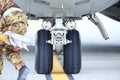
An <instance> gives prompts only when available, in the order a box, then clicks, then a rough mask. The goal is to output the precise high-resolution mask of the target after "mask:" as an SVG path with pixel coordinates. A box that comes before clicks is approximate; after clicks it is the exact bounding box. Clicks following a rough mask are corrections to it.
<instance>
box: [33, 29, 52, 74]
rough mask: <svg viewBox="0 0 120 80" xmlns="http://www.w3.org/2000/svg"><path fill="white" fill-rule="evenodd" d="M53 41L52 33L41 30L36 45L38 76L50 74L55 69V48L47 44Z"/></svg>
mask: <svg viewBox="0 0 120 80" xmlns="http://www.w3.org/2000/svg"><path fill="white" fill-rule="evenodd" d="M50 39H51V34H50V31H46V30H39V31H38V32H37V37H36V45H35V53H36V57H35V70H36V72H37V73H38V74H49V73H51V71H52V67H53V65H52V64H53V46H52V45H51V44H49V43H46V41H47V40H50Z"/></svg>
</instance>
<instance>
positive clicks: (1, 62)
mask: <svg viewBox="0 0 120 80" xmlns="http://www.w3.org/2000/svg"><path fill="white" fill-rule="evenodd" d="M2 69H3V58H2V51H0V74H1V71H2Z"/></svg>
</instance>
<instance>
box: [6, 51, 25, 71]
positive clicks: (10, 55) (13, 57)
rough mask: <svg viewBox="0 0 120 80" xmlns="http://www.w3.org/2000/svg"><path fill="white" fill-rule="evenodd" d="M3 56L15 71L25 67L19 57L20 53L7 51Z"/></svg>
mask: <svg viewBox="0 0 120 80" xmlns="http://www.w3.org/2000/svg"><path fill="white" fill-rule="evenodd" d="M5 55H6V57H7V59H8V60H9V61H10V62H11V63H12V64H13V65H14V66H15V68H16V69H17V70H20V69H21V68H22V67H23V66H25V62H24V61H23V60H22V59H21V57H20V52H14V51H8V52H6V54H5Z"/></svg>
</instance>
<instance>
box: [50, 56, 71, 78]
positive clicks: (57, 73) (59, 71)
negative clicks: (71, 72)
mask: <svg viewBox="0 0 120 80" xmlns="http://www.w3.org/2000/svg"><path fill="white" fill-rule="evenodd" d="M51 77H52V80H69V78H68V76H67V75H66V74H65V73H64V70H63V68H62V66H61V64H60V63H59V61H58V59H57V56H55V55H54V56H53V70H52V73H51Z"/></svg>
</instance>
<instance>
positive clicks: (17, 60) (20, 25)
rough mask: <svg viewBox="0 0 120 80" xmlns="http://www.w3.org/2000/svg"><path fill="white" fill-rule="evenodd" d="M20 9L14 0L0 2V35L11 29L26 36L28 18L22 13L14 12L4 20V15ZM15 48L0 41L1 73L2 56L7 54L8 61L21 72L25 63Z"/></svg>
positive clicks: (0, 68)
mask: <svg viewBox="0 0 120 80" xmlns="http://www.w3.org/2000/svg"><path fill="white" fill-rule="evenodd" d="M12 7H14V8H19V7H18V6H17V5H16V4H15V3H14V2H13V1H12V0H0V34H1V33H4V32H6V31H8V30H9V28H10V27H11V28H13V29H11V31H12V32H14V33H18V34H21V35H24V34H25V32H26V29H27V26H28V24H27V17H26V15H25V14H24V13H23V12H21V11H14V12H11V13H10V14H8V15H7V16H6V17H5V18H3V14H4V12H5V11H6V10H8V9H10V8H12ZM12 48H13V46H9V45H7V44H5V43H4V42H2V41H0V71H1V70H2V68H3V59H2V55H3V53H5V56H6V57H7V59H8V60H9V61H10V62H11V63H12V64H13V65H14V66H15V68H16V69H17V70H19V69H20V68H21V67H22V66H25V63H24V62H23V60H22V59H21V57H20V53H21V50H18V51H14V50H13V49H12Z"/></svg>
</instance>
